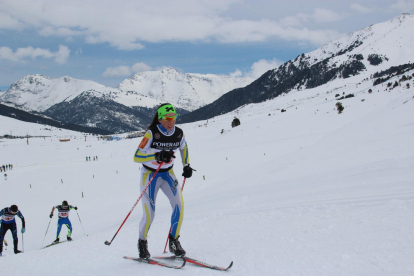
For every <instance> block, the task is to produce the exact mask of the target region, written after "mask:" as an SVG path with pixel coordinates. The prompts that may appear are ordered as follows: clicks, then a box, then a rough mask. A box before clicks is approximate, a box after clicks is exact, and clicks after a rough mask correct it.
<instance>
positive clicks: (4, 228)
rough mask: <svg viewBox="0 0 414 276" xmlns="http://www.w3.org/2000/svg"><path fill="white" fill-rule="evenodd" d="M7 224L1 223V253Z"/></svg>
mask: <svg viewBox="0 0 414 276" xmlns="http://www.w3.org/2000/svg"><path fill="white" fill-rule="evenodd" d="M5 226H6V225H5V223H0V253H2V252H3V241H4V236H5V235H6V232H7V230H8V228H6V227H5Z"/></svg>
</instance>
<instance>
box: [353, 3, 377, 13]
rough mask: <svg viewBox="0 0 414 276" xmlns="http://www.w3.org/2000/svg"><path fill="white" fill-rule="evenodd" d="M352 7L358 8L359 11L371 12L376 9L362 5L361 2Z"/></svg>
mask: <svg viewBox="0 0 414 276" xmlns="http://www.w3.org/2000/svg"><path fill="white" fill-rule="evenodd" d="M351 9H353V10H356V11H357V12H359V13H370V12H373V11H374V9H372V8H368V7H365V6H362V5H360V4H352V5H351Z"/></svg>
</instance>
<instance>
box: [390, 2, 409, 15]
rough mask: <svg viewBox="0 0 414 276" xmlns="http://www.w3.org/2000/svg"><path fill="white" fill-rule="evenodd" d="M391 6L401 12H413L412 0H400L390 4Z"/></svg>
mask: <svg viewBox="0 0 414 276" xmlns="http://www.w3.org/2000/svg"><path fill="white" fill-rule="evenodd" d="M391 8H393V9H396V10H399V11H401V12H413V11H414V1H405V0H400V1H398V2H397V3H395V4H392V5H391Z"/></svg>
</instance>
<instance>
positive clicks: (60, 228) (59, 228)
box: [56, 219, 63, 239]
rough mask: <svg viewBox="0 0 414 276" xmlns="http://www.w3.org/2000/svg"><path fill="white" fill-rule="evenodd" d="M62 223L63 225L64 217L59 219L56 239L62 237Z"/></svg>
mask: <svg viewBox="0 0 414 276" xmlns="http://www.w3.org/2000/svg"><path fill="white" fill-rule="evenodd" d="M62 225H63V221H62V219H58V222H57V233H56V239H59V238H60V231H61V230H62Z"/></svg>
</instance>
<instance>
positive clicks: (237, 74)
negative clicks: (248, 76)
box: [230, 69, 243, 78]
mask: <svg viewBox="0 0 414 276" xmlns="http://www.w3.org/2000/svg"><path fill="white" fill-rule="evenodd" d="M242 76H243V72H242V71H240V70H239V69H237V70H236V71H234V72H233V73H230V77H232V78H239V77H242Z"/></svg>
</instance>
